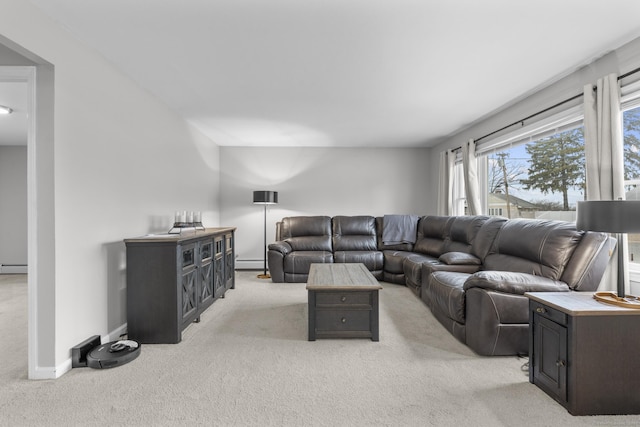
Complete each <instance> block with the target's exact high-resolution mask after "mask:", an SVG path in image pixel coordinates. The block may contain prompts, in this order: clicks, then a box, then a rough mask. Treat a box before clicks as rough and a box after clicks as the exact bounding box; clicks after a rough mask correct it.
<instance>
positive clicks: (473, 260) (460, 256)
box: [438, 252, 482, 265]
mask: <svg viewBox="0 0 640 427" xmlns="http://www.w3.org/2000/svg"><path fill="white" fill-rule="evenodd" d="M438 260H439V261H440V262H442V263H443V264H448V265H480V264H482V261H481V260H480V258H478V257H476V256H475V255H472V254H468V253H465V252H447V253H446V254H442V255H440V258H438Z"/></svg>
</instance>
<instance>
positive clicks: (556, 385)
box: [526, 292, 640, 415]
mask: <svg viewBox="0 0 640 427" xmlns="http://www.w3.org/2000/svg"><path fill="white" fill-rule="evenodd" d="M526 295H527V296H528V297H529V381H530V382H531V383H533V384H535V385H536V386H538V387H539V388H541V389H542V390H543V391H544V392H546V393H547V394H548V395H549V396H551V397H552V398H554V399H555V400H556V401H557V402H558V403H560V404H561V405H562V406H564V407H565V408H566V409H567V410H568V411H569V413H571V414H572V415H604V414H640V392H639V390H640V357H638V355H639V354H640V336H639V335H638V334H637V331H638V328H640V310H634V309H629V308H622V307H617V306H614V305H609V304H606V303H602V302H599V301H596V300H595V299H593V293H590V292H532V293H527V294H526Z"/></svg>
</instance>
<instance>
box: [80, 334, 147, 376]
mask: <svg viewBox="0 0 640 427" xmlns="http://www.w3.org/2000/svg"><path fill="white" fill-rule="evenodd" d="M139 355H140V344H139V343H138V342H136V341H132V340H120V341H111V342H108V343H106V344H101V345H99V346H96V347H95V348H94V349H93V350H91V351H90V352H89V354H88V355H87V366H89V367H90V368H94V369H106V368H115V367H116V366H121V365H124V364H125V363H129V362H131V361H132V360H134V359H135V358H136V357H138V356H139Z"/></svg>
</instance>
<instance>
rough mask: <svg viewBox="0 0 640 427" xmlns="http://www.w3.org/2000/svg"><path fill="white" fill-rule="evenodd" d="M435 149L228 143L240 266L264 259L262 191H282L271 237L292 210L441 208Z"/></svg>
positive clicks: (226, 168)
mask: <svg viewBox="0 0 640 427" xmlns="http://www.w3.org/2000/svg"><path fill="white" fill-rule="evenodd" d="M429 155H430V150H429V149H426V148H399V149H384V148H253V147H251V148H237V147H221V148H220V159H221V181H220V182H221V194H222V199H221V208H222V213H221V218H222V224H223V225H228V226H236V227H238V230H237V234H236V236H237V238H236V251H237V265H238V268H261V267H262V265H263V263H262V259H263V246H262V244H263V224H264V222H263V221H264V211H263V206H260V205H253V204H252V197H253V191H254V190H274V191H278V197H279V204H278V205H272V206H270V207H269V208H268V213H267V240H268V242H269V241H273V239H274V235H275V223H276V221H278V220H279V219H281V218H282V217H285V216H294V215H329V216H334V215H373V216H380V215H384V214H417V215H427V214H434V213H435V211H436V206H435V197H434V193H433V191H432V188H433V189H435V188H436V187H437V184H434V183H432V182H429V178H428V175H429V174H428V167H427V166H426V165H427V163H428V158H429ZM246 260H259V261H254V262H253V263H247V262H246Z"/></svg>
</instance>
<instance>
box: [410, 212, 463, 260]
mask: <svg viewBox="0 0 640 427" xmlns="http://www.w3.org/2000/svg"><path fill="white" fill-rule="evenodd" d="M454 219H455V217H453V216H434V215H429V216H423V217H422V218H421V219H420V222H419V223H418V239H417V240H416V244H415V245H414V247H413V251H414V252H420V253H423V254H427V255H431V256H434V257H439V256H440V255H442V254H443V253H444V252H445V241H446V238H447V236H448V235H449V229H450V228H451V224H452V223H453V220H454Z"/></svg>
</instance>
